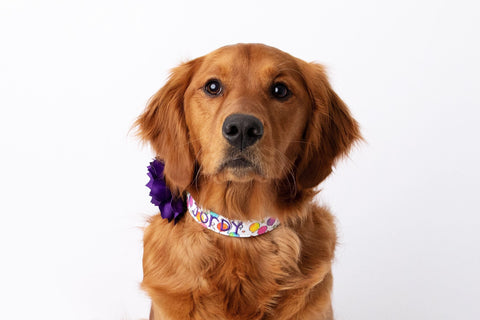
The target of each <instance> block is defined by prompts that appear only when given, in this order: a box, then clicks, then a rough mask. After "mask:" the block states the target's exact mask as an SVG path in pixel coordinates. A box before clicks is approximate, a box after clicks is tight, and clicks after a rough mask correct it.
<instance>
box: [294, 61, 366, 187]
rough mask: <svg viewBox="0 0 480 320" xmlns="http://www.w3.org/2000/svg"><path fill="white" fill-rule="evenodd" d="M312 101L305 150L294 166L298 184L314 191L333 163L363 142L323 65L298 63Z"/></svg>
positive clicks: (355, 122) (356, 126)
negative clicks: (356, 143)
mask: <svg viewBox="0 0 480 320" xmlns="http://www.w3.org/2000/svg"><path fill="white" fill-rule="evenodd" d="M301 67H302V72H303V75H304V80H305V84H306V86H307V90H308V92H309V95H310V98H311V101H312V114H311V117H310V121H309V123H308V125H307V129H306V131H305V137H304V139H305V142H306V143H305V149H304V152H303V154H301V155H300V158H299V160H298V161H299V163H298V164H297V184H298V185H299V186H300V187H301V188H303V189H307V188H313V187H315V186H317V185H318V184H319V183H320V182H322V181H323V180H324V179H325V178H326V177H327V176H328V175H329V174H330V173H331V172H332V166H333V165H334V164H335V161H336V160H337V159H338V158H340V157H342V156H344V155H346V154H347V153H348V151H349V150H350V147H351V146H352V144H354V142H356V141H358V140H360V139H362V138H361V135H360V130H359V127H358V123H357V121H355V119H354V118H353V117H352V115H351V114H350V111H349V110H348V107H347V106H346V104H345V103H344V102H343V101H342V99H340V97H338V95H337V94H336V93H335V92H334V91H333V89H332V88H331V86H330V84H329V83H328V80H327V76H326V74H325V70H324V68H323V66H321V65H319V64H316V63H303V64H301Z"/></svg>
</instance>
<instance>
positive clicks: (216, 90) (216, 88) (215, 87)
mask: <svg viewBox="0 0 480 320" xmlns="http://www.w3.org/2000/svg"><path fill="white" fill-rule="evenodd" d="M204 90H205V92H206V93H207V94H209V95H211V96H218V95H219V94H220V93H221V92H222V84H221V83H220V81H219V80H217V79H212V80H208V81H207V83H206V84H205V88H204Z"/></svg>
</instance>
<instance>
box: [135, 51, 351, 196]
mask: <svg viewBox="0 0 480 320" xmlns="http://www.w3.org/2000/svg"><path fill="white" fill-rule="evenodd" d="M136 125H137V126H138V129H139V134H140V136H141V138H142V139H144V140H145V141H147V142H149V143H150V144H151V145H152V147H153V149H154V151H155V152H156V154H157V158H159V159H163V160H164V161H165V171H164V172H165V177H166V179H167V183H168V184H169V185H170V186H171V187H172V188H173V189H176V190H178V191H180V192H181V191H183V190H185V189H187V188H188V187H189V186H190V185H191V184H192V182H193V180H194V179H196V178H197V177H198V176H200V175H201V176H203V177H207V178H212V179H217V180H218V181H236V182H242V181H251V180H259V181H269V180H272V181H273V180H275V181H278V180H282V179H287V180H289V181H291V183H294V184H295V189H296V190H302V189H309V188H313V187H315V186H316V185H318V184H319V183H320V182H321V181H322V180H323V179H325V178H326V177H327V176H328V174H329V173H330V172H331V170H332V165H333V164H334V163H335V160H336V159H337V158H338V157H340V156H342V155H345V154H346V153H347V152H348V150H349V149H350V146H351V145H352V143H353V142H355V141H356V140H357V139H360V133H359V129H358V125H357V123H356V121H355V120H354V119H353V118H352V116H351V115H350V112H349V111H348V109H347V106H346V105H345V104H344V103H343V101H342V100H341V99H340V98H339V97H338V96H337V95H336V93H335V92H334V91H333V90H332V88H331V86H330V84H329V83H328V81H327V77H326V75H325V72H324V69H323V67H322V66H321V65H319V64H315V63H306V62H304V61H302V60H300V59H297V58H294V57H292V56H290V55H289V54H287V53H284V52H282V51H280V50H278V49H275V48H272V47H268V46H265V45H260V44H238V45H233V46H227V47H223V48H220V49H218V50H216V51H214V52H212V53H210V54H208V55H206V56H203V57H200V58H197V59H195V60H192V61H189V62H187V63H184V64H182V65H180V66H179V67H177V68H176V69H174V70H173V71H172V74H171V76H170V78H169V80H168V82H167V83H166V84H165V85H164V86H163V88H161V89H160V90H159V91H158V92H157V93H156V94H155V95H154V96H153V97H152V99H151V101H150V102H149V104H148V106H147V108H146V110H145V112H144V113H143V114H142V115H141V116H140V117H139V118H138V120H137V122H136ZM292 180H293V181H292Z"/></svg>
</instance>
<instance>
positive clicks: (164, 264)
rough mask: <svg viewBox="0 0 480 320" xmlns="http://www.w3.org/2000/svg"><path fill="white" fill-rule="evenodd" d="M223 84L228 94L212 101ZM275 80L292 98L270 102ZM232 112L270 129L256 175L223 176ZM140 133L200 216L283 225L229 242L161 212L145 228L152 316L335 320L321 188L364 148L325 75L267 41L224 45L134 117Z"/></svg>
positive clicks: (249, 153) (231, 172) (244, 171)
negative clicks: (225, 131) (226, 126)
mask: <svg viewBox="0 0 480 320" xmlns="http://www.w3.org/2000/svg"><path fill="white" fill-rule="evenodd" d="M210 79H219V80H220V81H221V83H222V85H223V89H222V90H223V91H222V92H221V94H220V95H218V96H210V95H208V94H206V92H205V90H204V88H205V83H206V82H207V81H208V80H210ZM273 83H282V84H284V85H286V86H287V87H288V88H289V90H290V92H291V95H290V96H289V97H288V99H283V100H282V99H276V98H274V97H272V94H271V90H270V88H271V86H272V84H273ZM235 113H243V114H249V115H253V116H255V117H257V118H258V119H260V121H261V122H262V124H263V126H264V134H263V136H262V138H261V139H260V140H259V141H258V142H257V143H255V144H254V145H252V146H251V147H249V148H248V149H247V150H246V151H244V155H245V157H248V159H249V160H251V162H252V163H253V164H254V165H253V167H251V168H229V167H222V165H221V164H222V161H224V159H225V158H226V157H227V154H228V150H229V149H228V148H229V145H228V143H227V141H226V140H225V138H224V137H223V136H222V124H223V122H224V120H225V118H226V117H228V116H229V115H231V114H235ZM136 125H137V126H138V130H139V135H140V137H141V138H142V139H143V140H144V141H147V142H148V143H150V144H151V146H152V147H153V149H154V151H155V153H156V157H157V158H158V159H162V160H164V161H165V178H166V181H167V184H168V185H169V187H170V188H171V189H172V190H173V192H174V193H175V194H176V195H178V196H184V193H185V192H186V191H188V192H190V193H191V194H192V196H193V197H194V198H195V199H196V200H197V202H198V203H200V204H201V205H202V206H203V207H205V208H208V209H210V210H212V211H214V212H218V213H220V214H222V215H224V216H227V217H229V218H232V219H244V220H251V219H258V218H261V217H264V216H275V217H278V218H279V219H280V220H281V225H280V226H279V227H278V228H277V229H275V230H274V231H272V232H269V233H267V234H264V235H262V236H258V237H253V238H241V239H240V238H231V237H226V236H223V235H220V234H217V233H214V232H212V231H210V230H207V229H205V228H203V227H202V226H201V225H200V224H198V223H197V222H195V221H194V220H193V219H192V218H191V217H189V216H188V214H187V215H186V216H184V217H183V218H182V219H181V220H180V221H179V222H178V223H177V224H176V225H174V224H173V223H167V221H165V220H163V219H162V218H161V217H160V215H155V216H153V217H152V218H151V220H150V224H149V226H148V227H147V228H146V230H145V237H144V258H143V270H144V279H143V282H142V287H143V288H144V290H146V292H147V293H148V294H149V296H150V297H151V299H152V310H151V319H156V320H173V319H196V320H200V319H202V320H214V319H218V320H224V319H229V320H233V319H235V320H237V319H238V320H240V319H241V320H245V319H249V320H254V319H264V320H267V319H272V320H273V319H275V320H284V319H285V320H286V319H297V320H308V319H333V313H332V309H331V301H330V294H331V289H332V273H331V262H332V259H333V256H334V250H335V243H336V233H335V226H334V222H333V217H332V216H331V214H330V213H329V212H328V210H327V209H325V208H323V207H320V206H318V205H316V204H315V203H314V201H313V197H314V195H315V194H316V192H315V191H314V187H316V186H317V185H318V184H319V183H320V182H321V181H322V180H324V179H325V178H326V177H327V176H328V175H329V174H330V172H331V170H332V165H334V163H335V161H336V159H337V158H339V157H341V156H342V155H345V154H346V153H347V152H348V150H349V149H350V147H351V145H352V144H353V143H354V142H355V141H356V140H358V139H361V137H360V133H359V129H358V125H357V123H356V121H355V120H354V119H353V118H352V116H351V115H350V112H349V110H348V109H347V107H346V105H345V104H344V103H343V101H342V100H341V99H340V98H339V97H338V96H337V95H336V93H335V92H334V91H333V90H332V88H331V87H330V85H329V83H328V81H327V78H326V75H325V72H324V69H323V67H322V66H321V65H319V64H315V63H306V62H304V61H302V60H300V59H297V58H294V57H292V56H290V55H288V54H287V53H284V52H282V51H280V50H277V49H275V48H272V47H268V46H265V45H260V44H238V45H233V46H227V47H223V48H220V49H218V50H216V51H214V52H212V53H210V54H208V55H206V56H203V57H200V58H197V59H195V60H192V61H189V62H187V63H184V64H182V65H180V66H179V67H177V68H176V69H174V70H173V72H172V74H171V76H170V78H169V80H168V82H167V83H166V84H165V85H164V87H163V88H161V89H160V90H159V91H158V92H157V93H156V94H155V95H154V96H153V97H152V99H151V101H150V102H149V104H148V106H147V108H146V109H145V111H144V113H143V114H142V115H140V117H139V118H138V120H137V122H136Z"/></svg>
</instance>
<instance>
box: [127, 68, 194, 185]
mask: <svg viewBox="0 0 480 320" xmlns="http://www.w3.org/2000/svg"><path fill="white" fill-rule="evenodd" d="M197 65H198V59H196V60H192V61H190V62H187V63H184V64H181V65H180V66H178V67H177V68H175V69H173V70H172V73H171V75H170V77H169V79H168V81H167V83H166V84H165V85H164V86H163V87H162V88H161V89H160V90H159V91H158V92H157V93H156V94H155V95H154V96H153V97H152V98H151V99H150V101H149V103H148V105H147V107H146V109H145V111H144V112H143V114H141V115H140V116H139V117H138V119H137V121H136V122H135V126H136V127H137V129H138V136H140V138H141V139H142V140H143V141H144V142H148V143H150V145H151V146H152V148H153V150H154V151H155V153H156V157H157V159H159V160H163V161H164V162H165V169H164V174H165V179H166V181H167V184H168V185H169V187H170V188H171V189H172V191H173V192H178V193H181V192H183V190H185V188H186V187H187V186H188V185H190V184H191V182H192V179H193V172H194V165H195V159H194V156H193V152H192V150H191V148H190V144H189V133H188V128H187V125H186V122H185V114H184V94H185V91H186V89H187V87H188V85H189V83H190V80H191V78H192V75H193V73H194V71H195V69H196V66H197Z"/></svg>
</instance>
